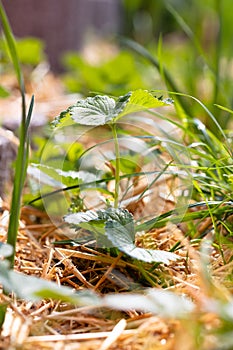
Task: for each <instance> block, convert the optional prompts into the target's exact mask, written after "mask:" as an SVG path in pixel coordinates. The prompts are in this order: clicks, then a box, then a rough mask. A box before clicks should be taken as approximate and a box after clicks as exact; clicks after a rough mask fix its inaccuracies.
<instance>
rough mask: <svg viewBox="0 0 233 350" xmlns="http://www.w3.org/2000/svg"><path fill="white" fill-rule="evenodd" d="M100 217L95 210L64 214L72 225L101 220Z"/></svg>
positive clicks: (65, 219)
mask: <svg viewBox="0 0 233 350" xmlns="http://www.w3.org/2000/svg"><path fill="white" fill-rule="evenodd" d="M99 220H100V218H99V216H98V213H97V212H96V211H95V210H87V211H85V212H78V213H72V214H68V215H66V216H64V221H65V222H67V223H68V224H71V225H78V226H79V225H80V224H82V223H85V222H92V221H99Z"/></svg>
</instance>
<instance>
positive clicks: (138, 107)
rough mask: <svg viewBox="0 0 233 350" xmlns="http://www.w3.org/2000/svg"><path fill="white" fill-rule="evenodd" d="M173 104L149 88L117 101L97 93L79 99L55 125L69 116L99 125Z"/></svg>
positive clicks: (85, 122)
mask: <svg viewBox="0 0 233 350" xmlns="http://www.w3.org/2000/svg"><path fill="white" fill-rule="evenodd" d="M169 104H171V101H170V100H162V99H159V98H156V97H154V96H153V95H152V94H151V93H150V92H148V91H147V90H141V89H139V90H135V91H132V92H129V93H127V94H126V95H124V96H120V97H119V98H118V99H117V100H116V101H115V100H114V99H113V98H111V97H109V96H106V95H103V96H102V95H96V96H94V97H87V98H86V99H85V100H81V101H78V102H77V103H76V104H75V105H73V106H71V107H69V108H68V109H67V110H66V111H64V112H62V113H61V114H60V116H58V117H57V118H56V119H55V120H54V122H53V125H54V126H57V125H58V124H60V122H64V119H65V120H67V118H69V116H70V117H71V119H73V120H74V121H75V122H76V123H78V124H80V125H87V126H88V125H89V126H98V125H105V124H108V123H111V122H115V121H116V120H118V119H119V118H121V117H123V116H125V115H127V114H131V113H136V112H139V111H144V110H146V109H150V108H157V107H162V106H166V105H169Z"/></svg>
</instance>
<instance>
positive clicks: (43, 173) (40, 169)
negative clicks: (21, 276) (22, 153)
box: [28, 163, 96, 188]
mask: <svg viewBox="0 0 233 350" xmlns="http://www.w3.org/2000/svg"><path fill="white" fill-rule="evenodd" d="M28 174H29V175H30V176H32V177H33V178H35V179H36V180H38V181H40V182H41V183H44V184H46V185H49V186H54V187H58V188H62V187H64V186H63V185H65V186H74V185H77V184H81V183H83V182H85V183H88V182H90V183H92V182H94V181H95V180H96V175H94V174H93V173H90V172H88V171H83V170H81V171H74V170H68V171H64V170H61V169H56V168H53V167H50V166H48V165H42V164H35V163H32V164H31V165H30V166H29V167H28Z"/></svg>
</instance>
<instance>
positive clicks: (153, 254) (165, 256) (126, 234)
mask: <svg viewBox="0 0 233 350" xmlns="http://www.w3.org/2000/svg"><path fill="white" fill-rule="evenodd" d="M117 210H118V211H120V210H121V214H122V215H121V216H120V215H118V218H115V219H110V220H107V221H106V224H105V232H106V235H107V237H108V239H109V240H110V241H111V242H112V244H113V246H115V247H117V248H118V249H119V250H120V251H122V252H123V253H125V254H127V255H129V256H131V257H132V258H134V259H138V260H142V261H144V262H148V263H151V262H161V263H164V264H169V261H170V260H173V261H174V260H177V259H179V256H177V255H176V254H174V253H170V252H166V251H162V250H152V249H144V248H139V247H137V246H136V245H135V243H134V240H135V229H134V221H133V216H131V214H130V213H129V212H128V211H127V210H126V209H117Z"/></svg>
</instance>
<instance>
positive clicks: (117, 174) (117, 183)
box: [112, 123, 120, 208]
mask: <svg viewBox="0 0 233 350" xmlns="http://www.w3.org/2000/svg"><path fill="white" fill-rule="evenodd" d="M112 134H113V140H114V147H115V155H116V169H115V200H114V208H118V204H119V188H120V150H119V142H118V137H117V126H116V124H115V123H114V124H112Z"/></svg>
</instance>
